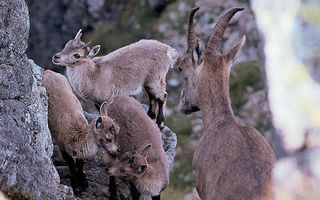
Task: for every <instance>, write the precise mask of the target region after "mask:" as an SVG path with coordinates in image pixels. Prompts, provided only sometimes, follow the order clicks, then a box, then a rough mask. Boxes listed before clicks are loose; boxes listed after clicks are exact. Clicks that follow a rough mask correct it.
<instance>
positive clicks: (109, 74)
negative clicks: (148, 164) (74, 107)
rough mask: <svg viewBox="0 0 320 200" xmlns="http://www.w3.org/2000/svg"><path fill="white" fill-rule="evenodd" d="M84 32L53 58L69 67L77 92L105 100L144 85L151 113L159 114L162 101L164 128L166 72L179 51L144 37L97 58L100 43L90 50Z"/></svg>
mask: <svg viewBox="0 0 320 200" xmlns="http://www.w3.org/2000/svg"><path fill="white" fill-rule="evenodd" d="M79 34H80V35H79ZM80 36H81V30H80V31H79V32H78V34H77V35H76V37H75V39H74V40H70V41H69V42H67V44H66V45H65V47H64V49H63V50H62V51H61V52H59V53H57V54H56V55H55V56H54V57H53V58H52V61H53V63H54V64H57V65H61V66H66V67H67V76H68V79H69V81H70V84H71V86H72V88H73V89H74V90H75V92H76V93H77V94H78V95H79V96H80V97H81V98H83V99H87V100H91V101H93V102H95V103H98V104H101V103H102V102H103V101H108V100H110V99H111V98H112V97H114V96H119V95H134V94H137V93H139V92H140V91H141V90H142V88H144V89H145V90H146V92H147V94H148V95H149V98H150V109H149V112H148V115H149V116H150V117H151V118H152V119H154V118H155V111H156V108H157V104H158V105H159V112H158V116H157V124H158V125H159V127H160V128H162V127H163V126H164V124H163V122H164V107H165V104H166V100H167V93H166V74H167V72H168V70H169V68H170V67H172V66H173V65H174V64H175V62H176V60H177V58H178V53H177V51H176V50H175V49H173V48H171V47H169V46H168V45H166V44H163V43H161V42H158V41H156V40H140V41H139V42H136V43H133V44H130V45H128V46H125V47H122V48H120V49H118V50H116V51H114V52H112V53H110V54H108V55H105V56H102V57H95V58H93V56H95V55H96V54H97V53H98V51H99V49H100V46H99V45H97V46H95V47H93V48H92V49H91V50H90V48H89V47H88V44H84V43H83V42H82V41H80Z"/></svg>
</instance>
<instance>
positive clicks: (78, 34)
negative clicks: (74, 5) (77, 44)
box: [74, 29, 82, 40]
mask: <svg viewBox="0 0 320 200" xmlns="http://www.w3.org/2000/svg"><path fill="white" fill-rule="evenodd" d="M81 31H82V29H80V30H79V31H78V33H77V35H76V36H75V37H74V40H79V39H80V37H81V35H82V33H81Z"/></svg>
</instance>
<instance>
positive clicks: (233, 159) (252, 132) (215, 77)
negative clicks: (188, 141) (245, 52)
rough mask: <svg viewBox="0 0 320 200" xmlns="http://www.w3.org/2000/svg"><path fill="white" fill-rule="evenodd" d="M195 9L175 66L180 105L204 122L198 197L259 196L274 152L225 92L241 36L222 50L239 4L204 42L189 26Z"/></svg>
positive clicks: (199, 150) (264, 188)
mask: <svg viewBox="0 0 320 200" xmlns="http://www.w3.org/2000/svg"><path fill="white" fill-rule="evenodd" d="M198 9H199V8H194V9H193V10H192V12H191V15H190V19H189V32H188V51H187V53H186V55H185V57H184V58H183V59H182V61H181V63H180V66H179V67H180V69H181V71H182V76H183V78H184V80H185V86H184V89H183V91H182V93H181V99H180V104H179V110H180V111H181V112H183V113H186V114H188V113H191V112H195V111H198V110H200V111H201V112H202V118H203V122H204V131H203V135H202V137H201V140H200V143H199V146H198V147H197V149H196V152H195V155H194V158H193V166H194V168H195V172H196V188H197V191H198V193H199V196H200V197H201V199H202V200H213V199H215V200H220V199H241V200H242V199H243V200H248V199H255V200H260V199H262V198H263V197H264V196H265V195H267V190H268V187H269V183H270V181H271V173H272V167H273V165H274V162H275V154H274V152H273V150H272V148H271V147H270V145H269V144H268V142H267V141H266V139H265V138H264V137H263V136H262V135H261V133H259V132H258V131H257V130H256V129H254V128H253V127H250V126H242V125H240V124H239V123H238V122H237V120H236V117H235V116H234V113H233V111H232V108H231V100H230V95H229V71H230V68H231V65H232V64H233V62H234V60H235V58H236V55H237V54H238V51H239V50H240V49H241V47H242V46H243V44H244V41H245V38H243V39H242V40H241V41H240V42H239V43H238V44H236V45H235V46H234V47H232V48H231V50H229V51H228V52H227V53H225V54H221V53H220V45H221V40H222V35H223V32H224V30H225V28H226V26H227V24H228V22H229V20H230V19H231V17H232V16H233V15H234V14H235V13H236V12H237V11H240V10H242V9H238V8H234V9H231V10H229V11H228V12H226V14H224V15H223V16H222V17H221V18H220V19H219V22H218V23H217V25H216V26H215V28H214V31H213V33H212V34H211V37H210V39H209V42H208V45H207V47H206V48H204V46H203V45H202V42H201V40H200V39H199V38H197V37H196V35H195V32H194V30H193V15H194V13H195V12H196V11H197V10H198Z"/></svg>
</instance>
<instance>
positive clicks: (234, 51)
mask: <svg viewBox="0 0 320 200" xmlns="http://www.w3.org/2000/svg"><path fill="white" fill-rule="evenodd" d="M245 42H246V36H243V37H242V39H241V40H240V41H239V42H238V43H237V44H236V45H234V46H233V47H232V48H231V49H230V50H229V51H228V53H227V54H226V57H227V62H228V63H229V64H230V65H232V64H233V63H234V61H235V60H236V58H237V56H238V55H239V52H240V50H241V48H242V47H243V46H244V43H245Z"/></svg>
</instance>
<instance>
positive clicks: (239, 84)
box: [230, 61, 263, 115]
mask: <svg viewBox="0 0 320 200" xmlns="http://www.w3.org/2000/svg"><path fill="white" fill-rule="evenodd" d="M261 74H262V73H261V70H260V68H259V66H258V61H249V62H243V63H239V64H238V65H237V66H234V67H233V69H232V70H231V74H230V98H231V104H232V108H233V111H234V113H235V114H236V115H237V114H238V112H239V109H240V108H241V106H243V105H244V104H245V103H246V102H247V101H248V98H249V95H250V94H251V93H253V92H255V91H258V90H262V89H263V80H262V75H261ZM249 87H251V88H252V91H251V92H250V94H249V92H248V88H249Z"/></svg>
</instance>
